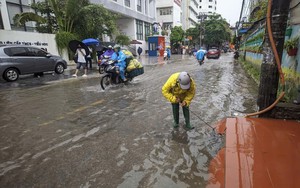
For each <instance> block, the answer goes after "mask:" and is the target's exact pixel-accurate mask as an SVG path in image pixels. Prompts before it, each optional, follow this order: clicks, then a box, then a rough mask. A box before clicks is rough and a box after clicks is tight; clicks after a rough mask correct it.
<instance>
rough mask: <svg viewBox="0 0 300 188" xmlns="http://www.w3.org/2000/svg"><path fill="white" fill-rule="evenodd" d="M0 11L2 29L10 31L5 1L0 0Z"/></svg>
mask: <svg viewBox="0 0 300 188" xmlns="http://www.w3.org/2000/svg"><path fill="white" fill-rule="evenodd" d="M0 10H1V16H2V21H3V26H4V29H5V30H11V27H10V22H9V17H8V12H7V6H6V0H0Z"/></svg>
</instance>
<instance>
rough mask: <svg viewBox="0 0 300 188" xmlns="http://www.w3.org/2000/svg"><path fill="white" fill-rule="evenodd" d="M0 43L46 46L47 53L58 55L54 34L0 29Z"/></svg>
mask: <svg viewBox="0 0 300 188" xmlns="http://www.w3.org/2000/svg"><path fill="white" fill-rule="evenodd" d="M0 44H18V45H30V46H35V47H38V48H46V49H47V51H48V52H49V53H51V54H53V55H59V53H58V49H57V46H56V42H55V35H54V34H45V33H34V32H24V31H12V30H10V31H9V30H0ZM64 59H65V60H68V58H64Z"/></svg>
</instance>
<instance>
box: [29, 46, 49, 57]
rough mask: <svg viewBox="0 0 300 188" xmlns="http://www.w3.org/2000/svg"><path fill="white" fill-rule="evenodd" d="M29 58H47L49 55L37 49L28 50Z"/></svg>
mask: <svg viewBox="0 0 300 188" xmlns="http://www.w3.org/2000/svg"><path fill="white" fill-rule="evenodd" d="M27 49H28V51H29V52H28V54H29V56H37V57H46V55H47V53H46V52H44V51H43V50H40V49H36V48H27Z"/></svg>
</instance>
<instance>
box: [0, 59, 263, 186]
mask: <svg viewBox="0 0 300 188" xmlns="http://www.w3.org/2000/svg"><path fill="white" fill-rule="evenodd" d="M232 56H233V54H223V55H222V56H221V58H220V59H218V60H206V61H205V64H204V65H202V66H199V65H198V64H197V63H196V60H195V59H194V58H192V57H190V58H185V59H184V60H182V61H176V62H168V63H163V62H159V63H155V64H154V63H144V66H145V73H144V74H143V75H142V76H139V77H136V78H135V79H134V80H133V82H131V83H130V84H129V85H118V86H113V87H111V88H109V89H108V90H105V91H103V90H102V89H101V87H100V84H99V83H100V77H99V75H97V76H91V77H89V78H87V79H82V78H79V79H66V80H61V81H54V82H49V83H48V84H42V85H39V84H37V85H30V86H23V85H21V86H20V87H1V89H0V100H1V103H0V120H1V121H0V151H1V152H0V153H1V154H0V187H82V188H88V187H109V188H110V187H112V188H113V187H119V188H135V187H154V188H162V187H172V188H175V187H178V188H185V187H205V185H206V183H207V181H208V179H209V163H210V160H211V159H213V158H214V157H215V155H216V154H217V152H218V151H219V150H220V148H222V147H223V145H224V138H223V136H220V135H217V134H215V132H214V131H213V130H212V129H211V128H210V127H209V126H208V125H206V123H208V124H210V125H211V126H213V125H214V123H216V122H217V121H219V120H221V119H223V118H224V117H230V116H236V115H239V116H240V115H243V114H246V113H250V112H254V111H256V109H257V108H256V105H255V104H256V96H257V85H256V84H255V82H254V81H253V80H252V79H251V78H249V77H247V75H246V73H245V72H244V70H243V69H242V68H241V65H240V64H238V63H237V62H234V61H233V57H232ZM180 71H187V72H189V73H190V75H191V77H192V78H193V79H194V80H195V83H196V95H195V98H194V99H193V101H192V103H191V106H190V110H191V124H192V125H193V126H195V129H193V130H190V131H186V130H185V129H184V128H183V127H184V118H183V114H182V110H180V128H179V130H173V127H172V121H173V118H172V108H171V104H170V103H169V102H168V101H167V100H166V99H165V98H164V97H163V96H162V94H161V87H162V86H163V84H164V83H165V82H166V80H167V79H168V78H169V76H170V75H171V74H172V73H175V72H180ZM195 114H197V116H199V117H200V118H201V119H202V120H201V119H199V118H198V117H197V116H196V115H195ZM205 122H206V123H205Z"/></svg>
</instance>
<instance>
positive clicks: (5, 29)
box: [0, 0, 68, 60]
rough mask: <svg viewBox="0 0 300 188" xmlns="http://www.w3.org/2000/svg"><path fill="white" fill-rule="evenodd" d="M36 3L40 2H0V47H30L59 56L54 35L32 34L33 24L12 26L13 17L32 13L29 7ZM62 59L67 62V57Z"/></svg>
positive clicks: (10, 0) (7, 0) (18, 0)
mask: <svg viewBox="0 0 300 188" xmlns="http://www.w3.org/2000/svg"><path fill="white" fill-rule="evenodd" d="M38 1H41V0H0V45H1V44H17V45H30V46H35V47H39V48H43V49H46V50H47V51H48V52H50V53H51V54H54V55H58V54H59V53H58V49H57V46H56V42H55V35H54V34H48V33H36V32H34V31H35V24H34V22H27V23H26V24H25V25H24V26H20V27H17V26H15V25H14V21H13V18H14V16H15V15H16V14H20V13H22V12H33V10H32V9H31V7H30V5H31V4H32V3H34V2H38ZM63 58H64V59H65V60H68V55H67V54H64V55H63Z"/></svg>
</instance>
